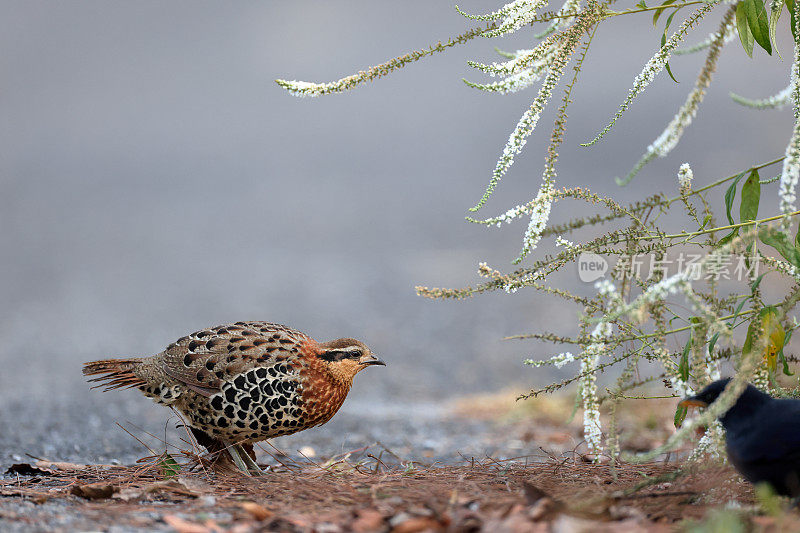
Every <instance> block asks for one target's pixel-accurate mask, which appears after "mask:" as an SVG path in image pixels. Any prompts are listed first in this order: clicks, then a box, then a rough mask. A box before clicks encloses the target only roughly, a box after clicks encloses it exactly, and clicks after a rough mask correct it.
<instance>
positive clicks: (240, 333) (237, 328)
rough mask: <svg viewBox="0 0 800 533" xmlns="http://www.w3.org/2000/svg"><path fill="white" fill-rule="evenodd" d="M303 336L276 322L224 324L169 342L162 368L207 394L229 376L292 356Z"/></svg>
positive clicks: (170, 374) (298, 348) (178, 379)
mask: <svg viewBox="0 0 800 533" xmlns="http://www.w3.org/2000/svg"><path fill="white" fill-rule="evenodd" d="M307 340H308V337H306V336H305V335H304V334H303V333H300V332H299V331H296V330H293V329H291V328H287V327H286V326H281V325H280V324H270V323H268V322H236V323H235V324H226V325H223V326H217V327H214V328H209V329H204V330H202V331H197V332H195V333H192V334H191V335H188V336H186V337H183V338H181V339H178V341H177V342H175V343H173V344H170V345H169V346H168V347H167V349H166V350H164V352H162V357H163V370H164V372H165V373H166V374H167V375H168V376H170V377H171V378H173V379H175V380H177V381H179V382H181V383H183V384H184V385H186V386H187V387H188V388H190V389H192V390H194V391H195V392H197V393H199V394H202V395H203V396H211V395H212V394H214V393H216V392H218V391H219V390H220V387H221V386H222V383H223V382H224V381H226V380H228V379H230V378H231V377H233V376H236V375H238V374H240V373H242V372H245V371H247V370H249V369H251V368H253V367H256V366H267V365H269V364H271V363H273V362H275V361H280V360H283V359H287V358H290V357H293V356H296V355H297V354H298V353H299V350H300V347H301V345H302V344H303V342H305V341H307Z"/></svg>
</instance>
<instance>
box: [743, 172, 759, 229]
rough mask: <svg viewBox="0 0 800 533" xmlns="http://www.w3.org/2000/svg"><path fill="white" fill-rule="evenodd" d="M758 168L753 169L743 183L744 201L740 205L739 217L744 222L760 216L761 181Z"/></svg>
mask: <svg viewBox="0 0 800 533" xmlns="http://www.w3.org/2000/svg"><path fill="white" fill-rule="evenodd" d="M760 179H761V178H759V176H758V170H755V169H753V171H752V172H750V177H748V178H747V180H745V182H744V185H742V203H741V205H740V206H739V219H740V220H741V221H742V222H747V221H748V220H755V219H756V218H758V202H759V200H760V199H761V183H759V180H760Z"/></svg>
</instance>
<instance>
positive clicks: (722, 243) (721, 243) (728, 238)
mask: <svg viewBox="0 0 800 533" xmlns="http://www.w3.org/2000/svg"><path fill="white" fill-rule="evenodd" d="M737 235H739V228H733V230H732V231H731V232H730V233H728V234H727V235H725V236H724V237H723V238H721V239H720V240H719V241H717V248H719V247H720V246H725V245H726V244H728V243H729V242H731V241H732V240H733V238H734V237H736V236H737Z"/></svg>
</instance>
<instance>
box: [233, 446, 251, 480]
mask: <svg viewBox="0 0 800 533" xmlns="http://www.w3.org/2000/svg"><path fill="white" fill-rule="evenodd" d="M240 449H241V447H240V446H239V445H238V444H231V445H230V446H228V453H229V454H230V456H231V459H233V464H235V465H236V468H238V469H239V470H241V471H242V473H243V474H244V475H246V476H249V475H250V471H249V469H248V468H247V464H246V463H245V462H244V459H242V456H241V455H239V450H240ZM245 455H247V454H245Z"/></svg>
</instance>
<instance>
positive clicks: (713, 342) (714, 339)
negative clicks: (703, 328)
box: [708, 333, 719, 355]
mask: <svg viewBox="0 0 800 533" xmlns="http://www.w3.org/2000/svg"><path fill="white" fill-rule="evenodd" d="M718 340H719V333H714V335H713V336H712V337H711V340H710V341H708V354H709V355H711V354H713V353H714V346H716V345H717V341H718Z"/></svg>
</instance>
